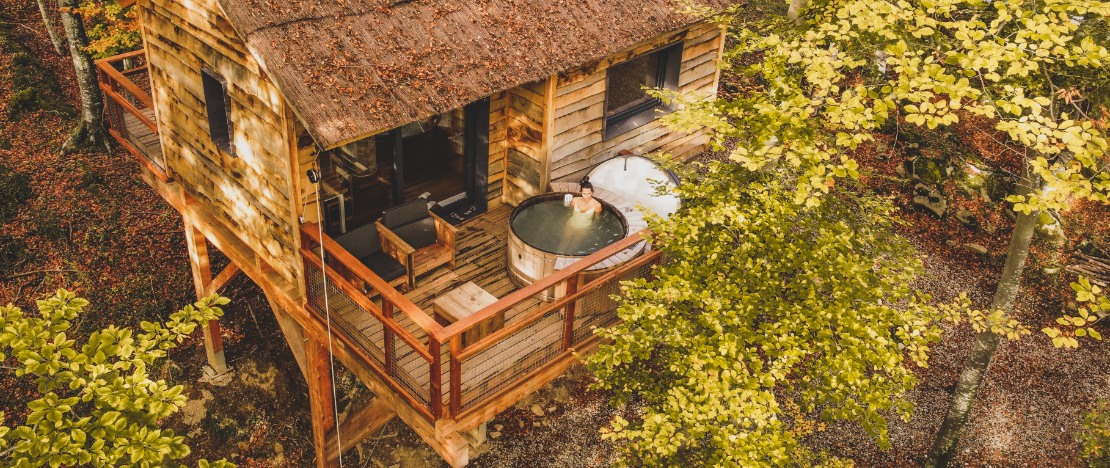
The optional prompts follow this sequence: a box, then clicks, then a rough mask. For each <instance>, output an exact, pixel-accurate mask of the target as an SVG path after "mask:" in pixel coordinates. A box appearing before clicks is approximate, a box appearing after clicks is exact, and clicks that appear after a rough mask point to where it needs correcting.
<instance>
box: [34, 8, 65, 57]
mask: <svg viewBox="0 0 1110 468" xmlns="http://www.w3.org/2000/svg"><path fill="white" fill-rule="evenodd" d="M36 1H37V3H38V5H39V14H41V15H42V23H43V25H45V26H46V34H47V35H49V36H50V43H51V44H54V51H55V52H57V53H58V55H61V56H65V54H66V51H65V41H63V40H62V38H61V37H60V36H58V28H57V27H55V26H54V13H55V12H53V11H50V8H47V6H46V0H36Z"/></svg>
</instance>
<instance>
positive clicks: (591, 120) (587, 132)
mask: <svg viewBox="0 0 1110 468" xmlns="http://www.w3.org/2000/svg"><path fill="white" fill-rule="evenodd" d="M723 40H724V38H723V36H722V35H721V31H720V28H719V27H718V26H717V25H715V24H709V23H700V24H696V25H693V26H691V27H689V28H687V29H684V30H681V31H677V32H675V33H672V34H668V35H666V36H662V37H659V38H655V39H652V40H649V41H645V42H644V43H641V44H638V45H636V46H634V47H632V48H630V49H629V50H626V51H624V52H621V53H618V54H614V55H612V56H610V57H607V58H606V59H604V60H602V61H600V62H595V63H590V64H587V65H584V66H582V67H579V68H576V69H573V70H569V71H566V72H563V73H560V74H559V76H558V82H557V87H556V89H555V100H554V109H555V110H554V113H555V114H554V123H553V125H552V129H551V131H552V133H553V134H554V135H553V137H552V143H551V162H550V164H551V179H552V180H555V179H560V178H562V179H564V180H569V179H577V178H578V177H580V176H581V174H584V173H585V172H586V171H587V170H588V169H590V168H592V167H593V166H595V165H597V164H600V163H601V162H603V161H606V160H608V159H610V158H612V157H614V156H616V155H617V154H618V153H620V152H621V151H622V150H629V151H633V152H635V153H638V154H646V153H652V152H667V153H670V154H671V156H672V157H674V158H676V159H679V160H686V159H688V158H690V157H692V156H694V155H697V154H699V153H701V152H702V151H703V150H704V146H705V144H706V142H707V139H706V137H705V135H704V131H698V132H694V133H692V134H685V133H681V132H673V131H671V130H669V129H667V128H666V127H664V126H663V125H662V124H661V123H660V122H659V121H658V120H656V121H653V122H651V123H648V124H646V125H644V126H642V127H640V128H638V129H636V130H632V131H630V132H628V133H624V134H621V135H618V136H616V137H614V138H612V139H610V140H603V137H602V135H603V131H604V124H605V118H604V117H605V116H604V112H605V85H606V80H605V76H606V70H607V69H608V67H610V66H612V65H615V64H618V63H621V62H623V61H626V60H628V59H630V58H632V57H634V56H636V55H638V54H640V53H643V52H646V51H649V50H652V49H656V48H658V47H661V46H664V45H666V44H669V43H673V42H677V41H682V42H683V43H684V46H683V52H682V72H681V74H680V76H679V91H680V92H682V93H685V94H690V93H697V94H699V95H703V96H707V97H708V96H713V95H716V93H717V82H718V79H719V78H718V76H719V73H718V70H717V68H716V64H717V62H718V59H719V56H720V51H721V45H722V44H723Z"/></svg>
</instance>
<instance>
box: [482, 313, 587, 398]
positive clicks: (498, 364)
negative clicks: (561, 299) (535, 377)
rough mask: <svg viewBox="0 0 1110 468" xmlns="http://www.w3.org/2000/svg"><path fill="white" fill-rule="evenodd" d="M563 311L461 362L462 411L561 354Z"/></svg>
mask: <svg viewBox="0 0 1110 468" xmlns="http://www.w3.org/2000/svg"><path fill="white" fill-rule="evenodd" d="M565 318H566V314H565V310H564V309H559V310H556V311H552V312H548V313H547V314H545V315H544V316H543V317H542V318H540V319H538V320H536V321H535V322H533V323H531V324H529V325H527V326H525V327H524V328H521V329H520V330H518V331H516V332H515V333H513V334H511V335H509V336H506V337H505V338H504V339H502V340H500V341H498V342H497V344H494V345H493V346H490V347H489V348H486V349H484V350H482V351H481V352H479V353H477V354H475V355H474V356H471V357H470V358H468V359H466V360H465V361H463V362H462V377H461V383H462V385H461V387H462V398H461V405H462V409H463V410H467V409H470V408H472V407H474V406H475V405H477V404H478V403H480V402H481V401H483V400H485V399H486V398H489V397H491V396H493V395H494V394H496V393H497V392H499V391H501V390H502V389H504V388H506V387H508V386H509V385H510V384H512V383H513V382H516V381H517V380H519V379H520V378H521V377H524V376H525V375H527V374H528V373H529V372H532V371H534V370H536V369H539V368H540V367H543V366H544V365H545V364H547V363H549V362H551V361H552V360H553V359H555V358H556V357H558V356H559V355H560V354H562V353H563V332H564V330H565V325H564V320H565Z"/></svg>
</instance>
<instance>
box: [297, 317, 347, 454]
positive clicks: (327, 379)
mask: <svg viewBox="0 0 1110 468" xmlns="http://www.w3.org/2000/svg"><path fill="white" fill-rule="evenodd" d="M306 338H308V339H307V340H305V358H306V359H305V360H306V362H305V364H306V367H307V370H308V402H309V405H310V406H311V407H312V444H313V446H314V447H315V448H316V467H317V468H337V467H338V466H339V461H338V460H336V461H328V457H327V446H328V443H327V442H328V434H332V431H334V430H335V405H334V401H333V400H332V380H331V363H330V361H329V357H330V355H329V354H328V342H327V339H328V338H327V336H324V337H321V338H322V340H321V339H317V337H316V336H312V335H308V336H306ZM333 437H334V435H333Z"/></svg>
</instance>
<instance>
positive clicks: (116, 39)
mask: <svg viewBox="0 0 1110 468" xmlns="http://www.w3.org/2000/svg"><path fill="white" fill-rule="evenodd" d="M79 13H80V14H81V16H82V17H83V18H84V20H85V29H86V32H87V34H88V36H89V47H88V48H87V49H86V50H88V51H89V53H91V54H92V56H93V58H95V59H102V58H106V57H111V56H113V55H119V54H122V53H124V52H130V51H133V50H138V49H139V48H140V47H142V42H143V36H142V32H141V28H142V25H141V24H140V22H139V15H138V12H137V11H135V9H134V8H130V7H128V8H123V7H121V6H120V5H119V2H118V1H117V0H108V1H104V0H82V1H81V8H80V12H79Z"/></svg>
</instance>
